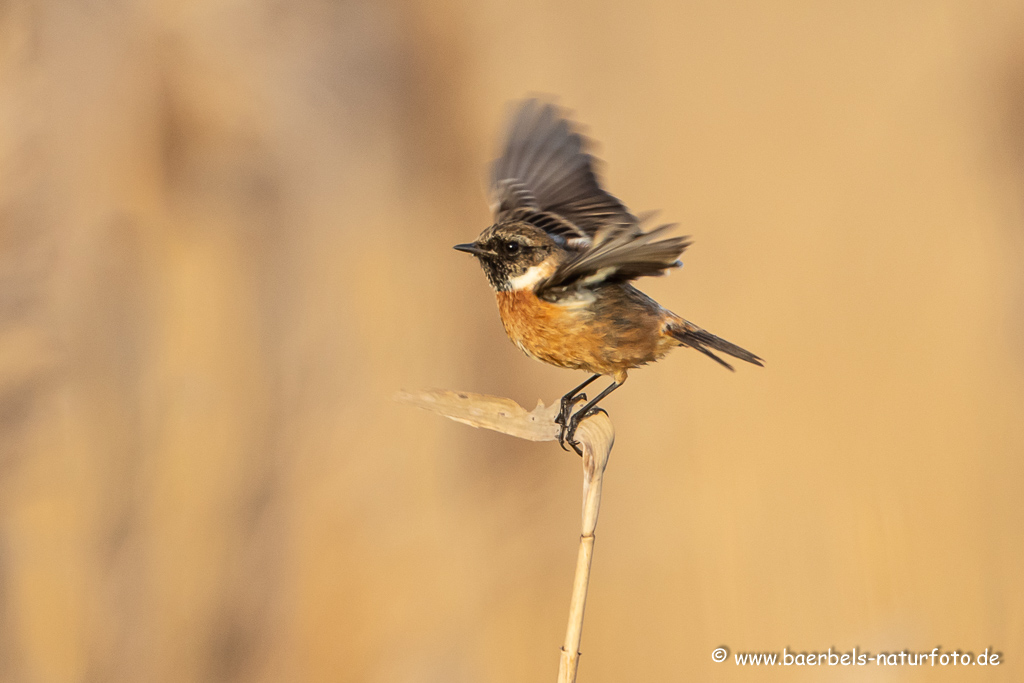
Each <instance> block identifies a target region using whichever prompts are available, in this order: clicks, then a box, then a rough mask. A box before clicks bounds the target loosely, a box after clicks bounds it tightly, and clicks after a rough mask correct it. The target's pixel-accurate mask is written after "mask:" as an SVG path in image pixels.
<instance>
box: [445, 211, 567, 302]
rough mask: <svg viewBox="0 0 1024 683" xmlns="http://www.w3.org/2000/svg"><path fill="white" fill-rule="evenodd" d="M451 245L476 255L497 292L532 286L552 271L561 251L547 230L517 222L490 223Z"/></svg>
mask: <svg viewBox="0 0 1024 683" xmlns="http://www.w3.org/2000/svg"><path fill="white" fill-rule="evenodd" d="M455 248H456V249H458V250H459V251H464V252H466V253H469V254H473V255H474V256H476V257H477V259H478V260H479V261H480V266H481V267H482V268H483V269H484V273H485V274H486V275H487V279H488V280H489V281H490V283H491V287H493V288H494V289H495V291H498V292H508V291H512V290H516V289H530V288H532V287H533V286H534V285H536V284H537V283H538V282H540V281H541V280H543V279H545V278H547V277H548V276H549V275H551V273H552V272H554V269H555V267H556V266H557V265H558V262H559V259H560V254H561V252H562V249H561V247H560V246H559V245H558V243H557V242H555V240H554V239H553V238H552V237H551V236H550V235H548V233H546V232H544V230H542V229H540V228H538V227H536V226H534V225H531V224H529V223H524V222H521V221H515V222H509V223H497V224H495V225H492V226H491V227H489V228H487V229H486V230H484V231H483V232H482V233H480V237H478V238H477V239H476V241H475V242H470V243H469V244H456V245H455Z"/></svg>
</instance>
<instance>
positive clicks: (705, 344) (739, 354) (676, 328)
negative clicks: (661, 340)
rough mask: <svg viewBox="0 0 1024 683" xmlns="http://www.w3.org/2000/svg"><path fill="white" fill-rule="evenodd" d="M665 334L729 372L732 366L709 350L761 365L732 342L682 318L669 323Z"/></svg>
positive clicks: (758, 360)
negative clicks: (722, 366)
mask: <svg viewBox="0 0 1024 683" xmlns="http://www.w3.org/2000/svg"><path fill="white" fill-rule="evenodd" d="M665 332H666V333H667V334H668V335H669V336H670V337H672V338H673V339H675V340H676V341H678V342H679V343H680V344H682V345H683V346H689V347H691V348H694V349H697V350H698V351H700V352H701V353H703V354H704V355H705V356H709V357H710V358H713V359H714V360H715V361H717V362H718V363H721V364H722V365H724V366H725V367H727V368H729V369H730V370H732V369H733V368H732V366H731V365H729V364H728V363H726V362H725V361H724V360H722V359H721V358H719V357H718V356H716V355H715V354H714V353H712V352H711V349H714V350H715V351H721V352H722V353H727V354H729V355H730V356H732V357H733V358H739V359H740V360H745V361H747V362H748V363H753V364H754V365H763V362H762V360H761V359H760V358H758V357H757V356H755V355H754V354H752V353H751V352H750V351H747V350H746V349H741V348H740V347H738V346H736V345H735V344H733V343H732V342H727V341H725V340H724V339H722V338H721V337H716V336H715V335H713V334H711V333H710V332H708V331H707V330H702V329H701V328H699V327H697V326H696V325H694V324H693V323H691V322H689V321H686V320H683V319H682V318H678V319H676V320H673V321H672V322H670V323H669V324H668V325H667V326H666V327H665Z"/></svg>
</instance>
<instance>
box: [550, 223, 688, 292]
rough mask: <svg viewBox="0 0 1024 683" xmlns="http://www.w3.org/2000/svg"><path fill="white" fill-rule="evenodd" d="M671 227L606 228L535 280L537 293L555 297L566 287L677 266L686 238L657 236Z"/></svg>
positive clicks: (623, 278)
mask: <svg viewBox="0 0 1024 683" xmlns="http://www.w3.org/2000/svg"><path fill="white" fill-rule="evenodd" d="M673 227H674V226H672V225H662V226H659V227H657V228H654V229H653V230H651V231H649V232H640V231H639V230H638V231H636V232H632V231H623V230H618V231H616V230H608V231H606V232H605V233H603V234H599V235H598V236H597V237H596V238H595V240H594V243H593V244H592V245H591V246H590V247H588V248H586V249H585V250H583V251H581V252H580V253H578V254H576V255H575V256H572V257H570V258H569V259H568V260H566V261H565V262H564V263H562V265H560V266H559V267H558V268H557V269H556V270H555V272H554V273H552V274H551V276H550V277H549V278H548V279H546V280H545V281H543V282H541V283H539V284H538V285H537V293H538V295H542V293H544V292H547V293H548V294H549V295H554V296H557V294H558V293H559V292H561V291H565V290H566V289H569V288H574V287H588V286H593V285H596V284H598V283H601V282H627V281H629V280H635V279H637V278H639V277H644V276H647V275H662V274H663V273H664V272H665V271H666V270H667V269H669V268H677V267H679V266H680V265H682V264H681V263H680V262H679V255H680V254H682V253H683V251H684V250H685V249H686V248H687V247H688V246H690V241H689V238H687V237H669V238H667V239H659V238H660V237H662V236H663V235H664V233H665V232H666V231H667V230H670V229H671V228H673Z"/></svg>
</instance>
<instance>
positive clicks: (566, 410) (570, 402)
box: [555, 375, 601, 448]
mask: <svg viewBox="0 0 1024 683" xmlns="http://www.w3.org/2000/svg"><path fill="white" fill-rule="evenodd" d="M600 376H601V375H591V376H590V378H589V379H588V380H587V381H585V382H584V383H583V384H581V385H579V386H578V387H576V388H575V389H573V390H572V391H570V392H569V393H568V394H566V395H565V396H563V397H562V407H561V409H560V410H559V411H558V417H556V418H555V424H560V425H562V426H563V427H564V426H565V425H566V424H568V420H569V415H571V414H572V409H573V406H575V405H576V403H577V401H581V400H582V401H586V400H587V395H586V394H580V391H582V390H583V389H585V388H586V387H587V385H589V384H590V383H591V382H593V381H594V380H595V379H597V378H598V377H600ZM577 394H580V395H577ZM562 448H565V446H562Z"/></svg>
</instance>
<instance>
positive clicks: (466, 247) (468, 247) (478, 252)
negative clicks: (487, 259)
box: [453, 242, 491, 256]
mask: <svg viewBox="0 0 1024 683" xmlns="http://www.w3.org/2000/svg"><path fill="white" fill-rule="evenodd" d="M453 249H455V250H456V251H464V252H466V253H467V254H473V256H486V255H487V254H490V253H491V252H489V251H487V250H486V249H484V248H483V247H481V246H480V245H479V244H477V243H476V242H470V243H469V244H456V245H455V246H454V247H453Z"/></svg>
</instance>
